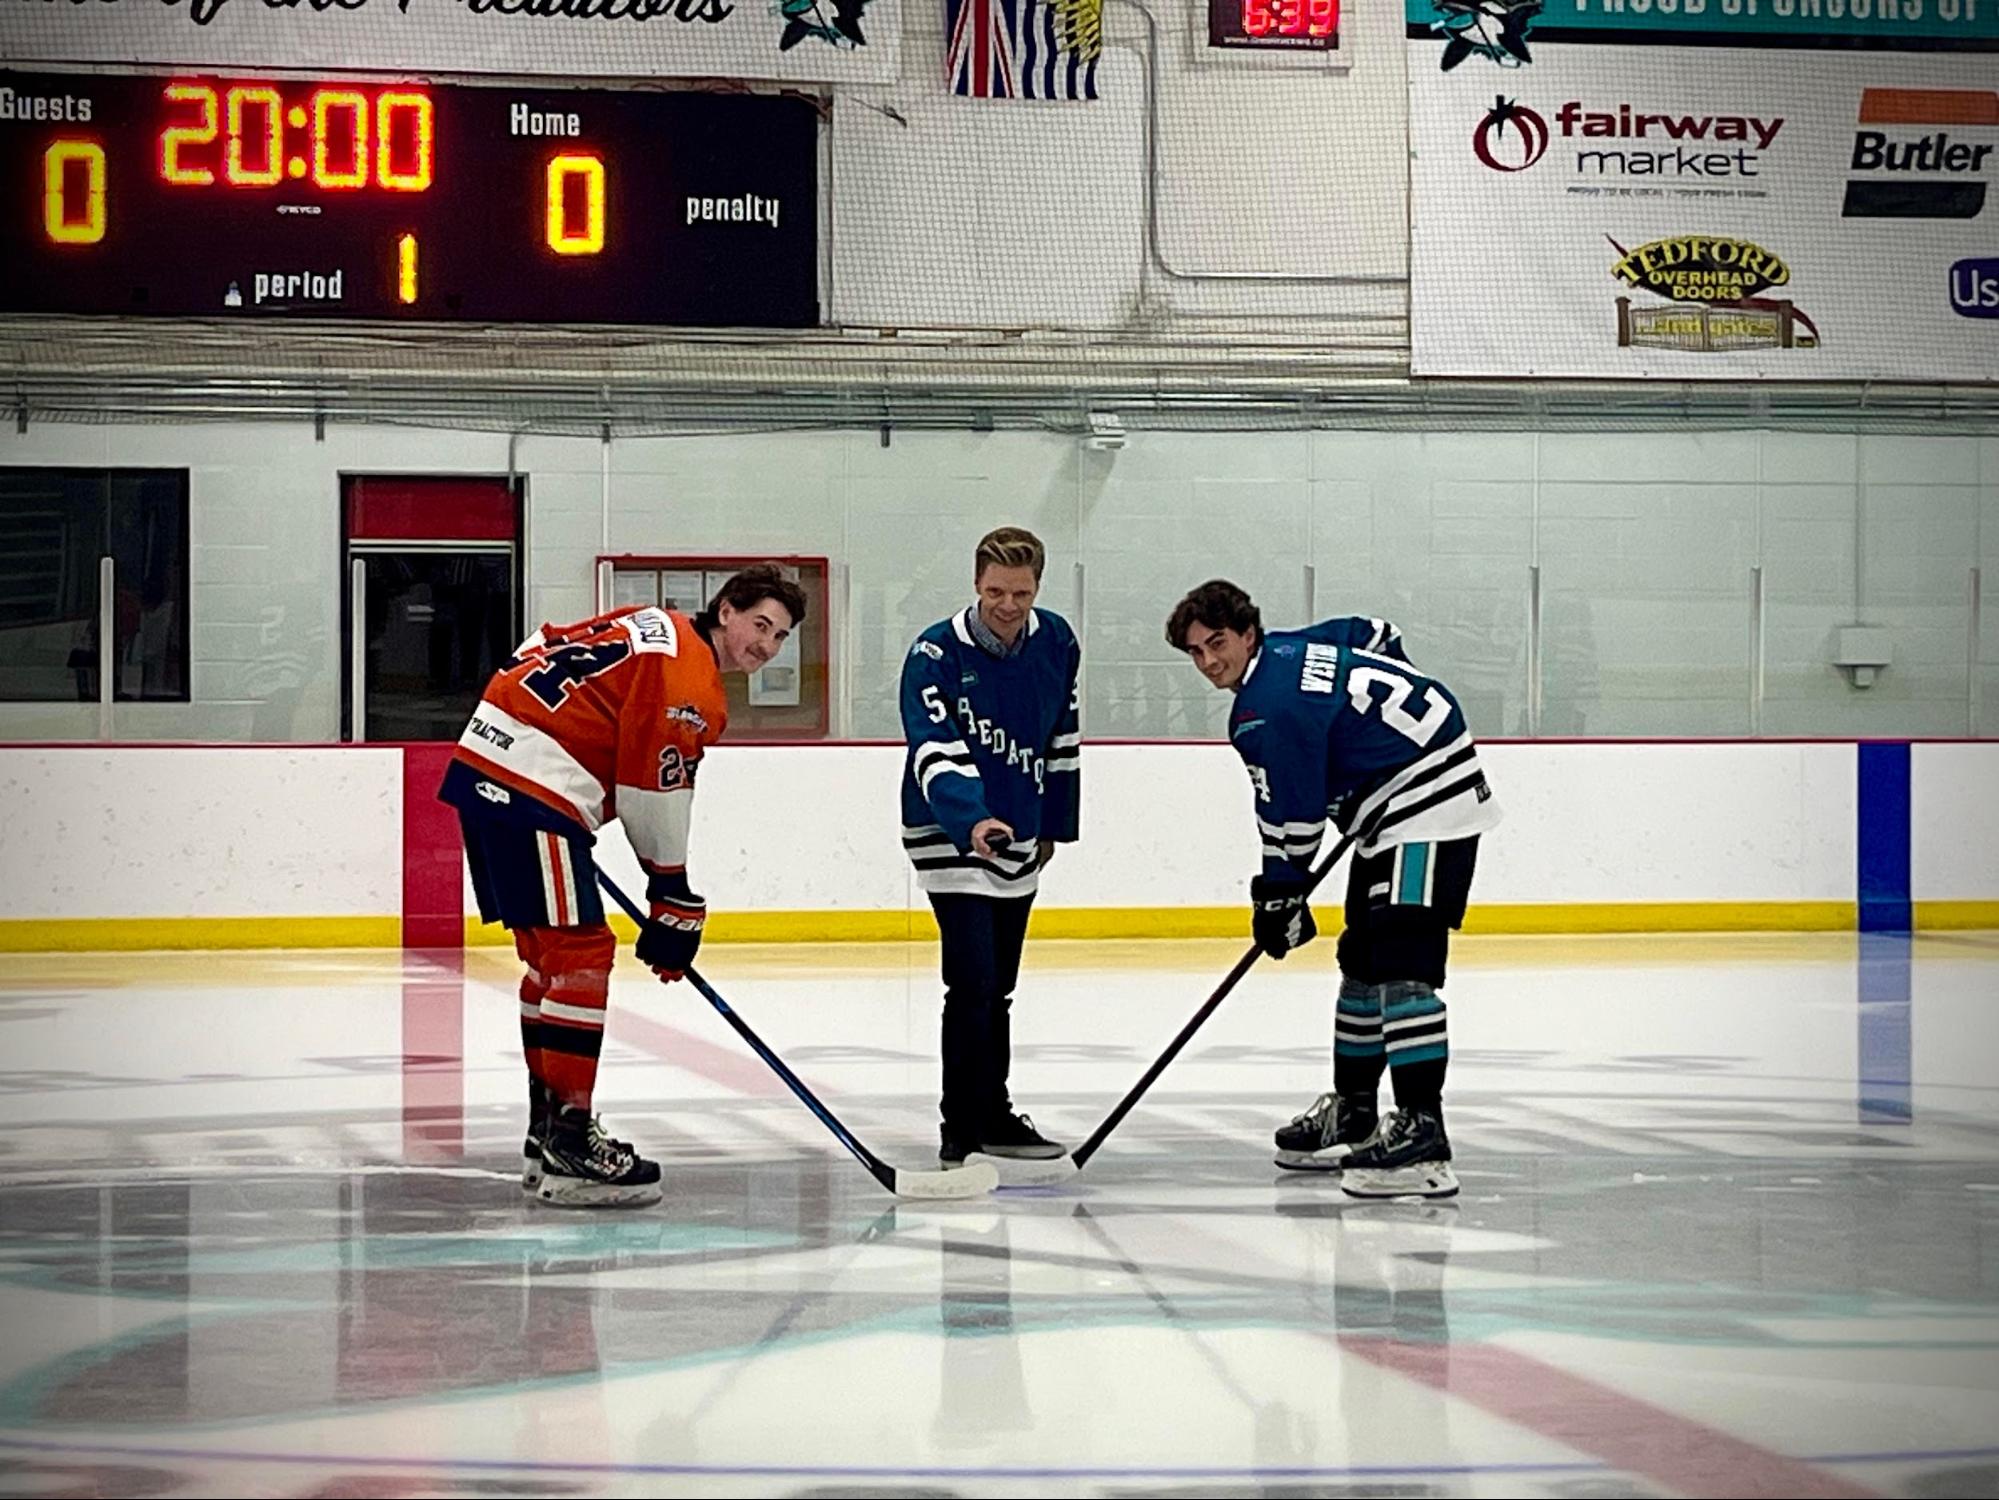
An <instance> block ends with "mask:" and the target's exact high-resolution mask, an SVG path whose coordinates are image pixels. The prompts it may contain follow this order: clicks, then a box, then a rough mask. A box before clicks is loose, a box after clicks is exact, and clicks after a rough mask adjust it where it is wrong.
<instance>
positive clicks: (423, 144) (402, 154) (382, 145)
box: [375, 91, 433, 193]
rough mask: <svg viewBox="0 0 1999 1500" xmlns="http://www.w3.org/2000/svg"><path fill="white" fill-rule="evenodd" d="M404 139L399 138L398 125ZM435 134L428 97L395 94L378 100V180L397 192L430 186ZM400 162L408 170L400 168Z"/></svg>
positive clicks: (417, 190)
mask: <svg viewBox="0 0 1999 1500" xmlns="http://www.w3.org/2000/svg"><path fill="white" fill-rule="evenodd" d="M398 124H400V125H401V126H402V131H403V134H402V139H401V140H400V141H399V140H398V139H397V126H398ZM432 155H433V134H432V129H431V104H430V96H429V95H428V94H412V93H406V92H401V91H391V92H389V93H386V94H383V95H382V96H381V97H380V98H378V99H377V100H376V101H375V181H377V182H378V183H380V184H381V185H382V186H383V187H385V188H392V189H394V190H395V191H397V192H403V193H421V192H423V191H424V190H425V189H426V188H428V187H429V186H430V175H431V159H432ZM398 159H400V160H402V161H403V162H405V163H407V167H406V168H398V167H397V165H396V163H397V160H398Z"/></svg>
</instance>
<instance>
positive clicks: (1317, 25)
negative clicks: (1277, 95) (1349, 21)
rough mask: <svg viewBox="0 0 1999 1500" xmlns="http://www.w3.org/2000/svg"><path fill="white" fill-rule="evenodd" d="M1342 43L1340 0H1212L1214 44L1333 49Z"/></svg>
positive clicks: (1211, 42)
mask: <svg viewBox="0 0 1999 1500" xmlns="http://www.w3.org/2000/svg"><path fill="white" fill-rule="evenodd" d="M1339 44H1340V0H1208V45H1209V46H1210V47H1278V48H1301V47H1309V48H1320V49H1330V48H1333V47H1337V46H1339Z"/></svg>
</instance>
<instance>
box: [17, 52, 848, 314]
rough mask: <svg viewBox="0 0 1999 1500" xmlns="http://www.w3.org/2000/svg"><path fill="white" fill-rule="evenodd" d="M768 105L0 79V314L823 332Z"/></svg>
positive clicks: (785, 151) (802, 103) (619, 94)
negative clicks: (621, 325) (816, 329)
mask: <svg viewBox="0 0 1999 1500" xmlns="http://www.w3.org/2000/svg"><path fill="white" fill-rule="evenodd" d="M818 131H819V114H818V110H817V107H816V106H815V105H814V104H813V103H812V102H811V101H809V100H805V99H801V98H797V97H792V96H781V95H761V94H711V93H702V92H694V91H681V92H661V93H650V92H639V91H635V90H620V91H609V90H573V91H568V90H550V89H536V90H529V89H509V88H485V87H471V86H464V85H455V84H400V83H398V84H384V83H352V82H340V81H332V80H327V81H303V80H295V79H290V78H286V79H279V80H275V81H273V80H267V79H245V78H228V77H209V76H201V77H193V76H178V77H168V78H162V77H147V78H140V77H111V76H102V75H94V74H92V75H84V74H54V73H37V74H29V73H7V72H0V265H4V266H5V267H6V272H5V274H4V275H0V312H15V313H129V314H153V315H169V316H205V317H259V316H262V317H273V316H275V317H332V318H387V319H403V320H430V319H440V320H451V321H476V322H494V323H505V322H528V323H639V324H658V325H680V326H691V327H744V326H748V327H768V328H798V327H810V326H812V325H814V324H816V323H817V322H818V321H819V300H818V286H819V274H818V217H819V204H818Z"/></svg>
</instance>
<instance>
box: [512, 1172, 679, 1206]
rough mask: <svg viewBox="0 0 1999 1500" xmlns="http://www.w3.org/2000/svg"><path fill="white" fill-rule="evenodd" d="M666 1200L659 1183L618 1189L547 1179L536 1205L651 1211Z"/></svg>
mask: <svg viewBox="0 0 1999 1500" xmlns="http://www.w3.org/2000/svg"><path fill="white" fill-rule="evenodd" d="M663 1196H664V1192H663V1191H662V1189H661V1186H660V1184H659V1183H657V1182H644V1183H634V1184H631V1185H629V1186H625V1187H615V1186H612V1185H610V1184H608V1183H594V1182H562V1181H558V1180H557V1179H555V1178H553V1177H549V1176H546V1175H544V1176H543V1177H542V1180H541V1185H540V1186H539V1187H537V1188H536V1189H535V1194H534V1198H535V1202H537V1203H546V1204H547V1205H548V1206H549V1207H550V1208H650V1207H651V1206H652V1205H653V1204H655V1203H657V1202H659V1200H660V1199H661V1198H662V1197H663Z"/></svg>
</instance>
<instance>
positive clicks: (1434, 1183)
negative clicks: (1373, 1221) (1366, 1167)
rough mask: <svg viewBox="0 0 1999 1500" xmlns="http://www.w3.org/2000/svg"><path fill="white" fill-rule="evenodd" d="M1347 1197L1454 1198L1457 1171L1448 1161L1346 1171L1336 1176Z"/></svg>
mask: <svg viewBox="0 0 1999 1500" xmlns="http://www.w3.org/2000/svg"><path fill="white" fill-rule="evenodd" d="M1340 1189H1341V1191H1343V1192H1344V1193H1345V1194H1346V1195H1347V1196H1348V1197H1349V1198H1368V1199H1393V1198H1417V1199H1431V1198H1455V1197H1457V1195H1458V1174H1457V1173H1456V1172H1453V1171H1452V1170H1451V1166H1450V1163H1449V1162H1445V1163H1443V1164H1441V1165H1436V1166H1423V1167H1398V1168H1395V1169H1394V1170H1392V1171H1386V1172H1360V1171H1350V1172H1347V1173H1345V1174H1344V1175H1343V1176H1342V1177H1341V1179H1340Z"/></svg>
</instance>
